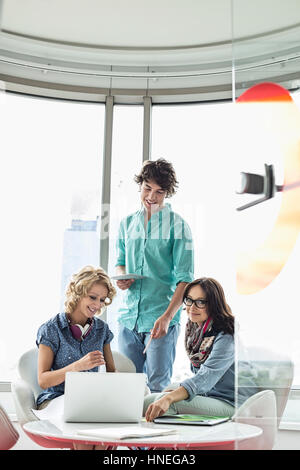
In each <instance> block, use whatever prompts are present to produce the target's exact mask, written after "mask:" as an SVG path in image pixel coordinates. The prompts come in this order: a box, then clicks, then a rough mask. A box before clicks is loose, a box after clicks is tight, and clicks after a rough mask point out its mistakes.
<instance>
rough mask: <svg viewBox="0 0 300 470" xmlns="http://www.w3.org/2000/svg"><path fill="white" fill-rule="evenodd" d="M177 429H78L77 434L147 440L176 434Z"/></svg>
mask: <svg viewBox="0 0 300 470" xmlns="http://www.w3.org/2000/svg"><path fill="white" fill-rule="evenodd" d="M177 432H178V431H177V429H176V430H174V429H161V428H155V427H143V426H139V427H138V426H134V427H127V428H125V427H118V428H98V429H78V431H77V434H81V435H84V436H92V437H102V438H107V439H109V438H111V439H120V440H121V439H132V438H142V437H143V438H148V437H156V436H167V435H169V434H177Z"/></svg>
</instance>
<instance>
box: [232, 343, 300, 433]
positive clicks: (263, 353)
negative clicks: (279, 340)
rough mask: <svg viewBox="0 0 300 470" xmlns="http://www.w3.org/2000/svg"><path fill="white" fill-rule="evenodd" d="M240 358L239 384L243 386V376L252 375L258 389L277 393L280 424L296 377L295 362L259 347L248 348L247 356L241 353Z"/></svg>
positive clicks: (278, 422)
mask: <svg viewBox="0 0 300 470" xmlns="http://www.w3.org/2000/svg"><path fill="white" fill-rule="evenodd" d="M239 359H240V360H239V363H238V369H239V372H238V383H239V386H240V387H242V384H243V377H246V378H247V377H249V376H251V378H252V379H253V381H254V382H255V384H256V385H257V388H258V391H263V390H272V391H273V392H274V393H275V399H276V409H277V426H279V424H280V420H281V418H282V415H283V412H284V409H285V407H286V403H287V401H288V397H289V393H290V389H291V386H292V382H293V378H294V365H293V362H292V361H291V359H290V358H289V357H287V356H284V355H282V354H277V353H275V352H273V351H270V350H268V349H265V348H258V347H251V348H248V349H247V351H246V356H245V357H244V356H242V355H241V357H240V358H239ZM243 359H246V362H244V361H243Z"/></svg>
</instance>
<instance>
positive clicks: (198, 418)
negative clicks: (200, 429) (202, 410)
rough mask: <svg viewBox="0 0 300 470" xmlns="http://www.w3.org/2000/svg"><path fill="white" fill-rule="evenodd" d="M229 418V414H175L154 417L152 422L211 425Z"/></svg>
mask: <svg viewBox="0 0 300 470" xmlns="http://www.w3.org/2000/svg"><path fill="white" fill-rule="evenodd" d="M229 420H230V417H229V416H207V415H191V414H177V415H169V416H160V417H159V418H155V419H154V422H155V423H160V424H188V425H190V426H191V425H197V426H213V425H215V424H220V423H224V422H226V421H229Z"/></svg>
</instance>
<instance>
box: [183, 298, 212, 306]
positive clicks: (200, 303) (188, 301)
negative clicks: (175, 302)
mask: <svg viewBox="0 0 300 470" xmlns="http://www.w3.org/2000/svg"><path fill="white" fill-rule="evenodd" d="M183 302H184V303H185V305H186V306H187V307H191V306H192V305H193V304H195V305H196V307H197V308H205V305H206V304H207V300H205V299H196V300H194V299H191V298H190V297H185V298H184V299H183Z"/></svg>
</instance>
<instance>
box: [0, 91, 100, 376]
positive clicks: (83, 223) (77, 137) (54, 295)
mask: <svg viewBox="0 0 300 470" xmlns="http://www.w3.org/2000/svg"><path fill="white" fill-rule="evenodd" d="M0 129H1V141H0V142H1V143H0V147H1V162H2V165H1V172H0V174H1V184H0V194H1V195H0V197H1V201H2V204H1V208H2V209H1V219H2V224H1V244H0V250H1V291H2V308H1V321H2V328H1V333H0V377H1V381H9V380H11V379H12V378H13V376H14V373H15V367H16V363H17V360H18V358H19V356H20V355H21V354H22V353H23V352H24V351H25V350H26V349H29V348H32V347H35V338H36V332H37V328H38V327H39V326H40V325H41V324H42V323H43V322H44V321H46V320H48V319H49V318H50V317H51V316H53V315H55V314H57V313H58V312H59V311H61V310H62V309H63V303H64V291H65V287H66V283H67V282H68V281H69V278H70V275H71V274H72V273H73V272H74V271H76V270H78V269H79V268H81V267H82V266H83V265H85V264H93V265H97V264H98V263H99V244H100V241H99V236H98V230H97V224H98V217H99V214H100V204H101V200H100V198H101V171H102V170H101V168H102V152H103V132H104V106H99V105H91V104H79V103H71V102H63V101H60V102H59V101H55V100H45V99H32V98H28V97H23V96H18V95H8V94H6V95H5V96H3V95H2V97H1V112H0Z"/></svg>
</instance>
